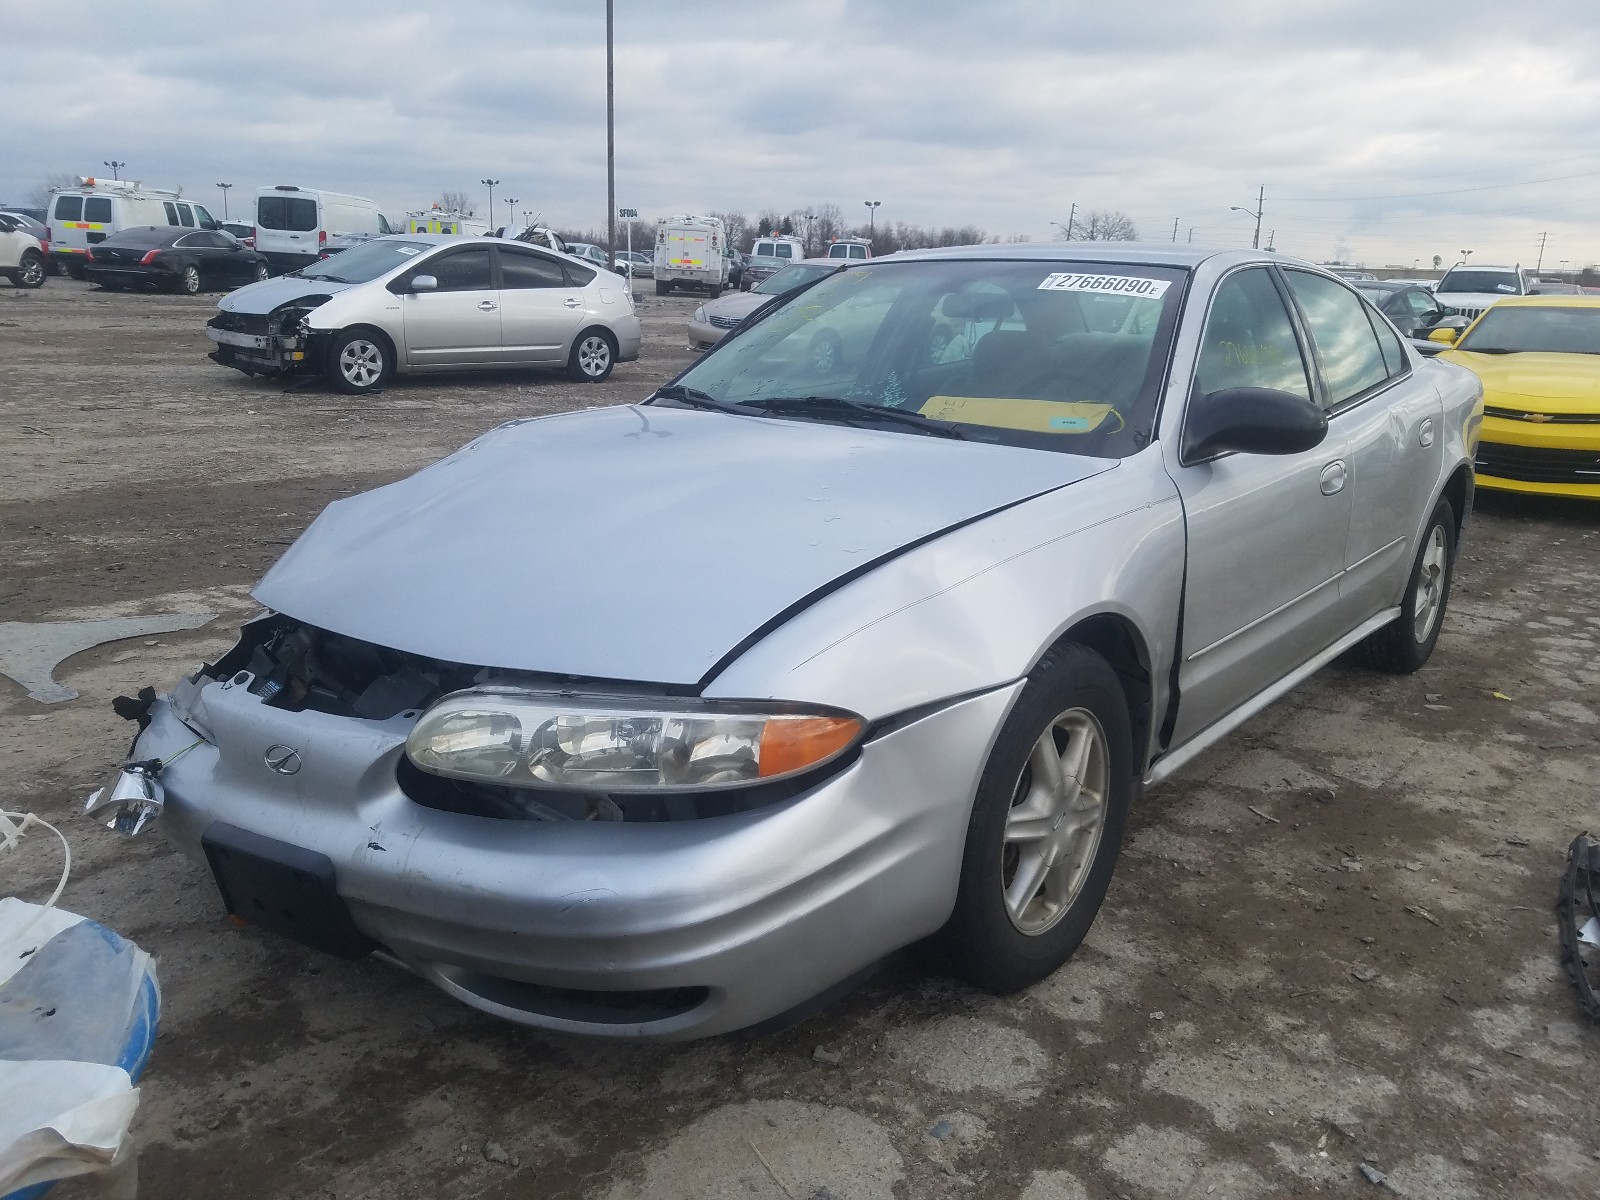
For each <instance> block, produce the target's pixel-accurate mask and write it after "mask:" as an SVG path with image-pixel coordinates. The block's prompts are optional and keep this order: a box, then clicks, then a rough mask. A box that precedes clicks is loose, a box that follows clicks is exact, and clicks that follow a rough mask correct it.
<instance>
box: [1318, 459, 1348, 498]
mask: <svg viewBox="0 0 1600 1200" xmlns="http://www.w3.org/2000/svg"><path fill="white" fill-rule="evenodd" d="M1345 475H1346V471H1345V465H1344V459H1342V458H1336V459H1334V460H1333V461H1332V462H1331V463H1329V464H1328V465H1327V466H1325V467H1323V468H1322V494H1323V495H1324V496H1333V495H1337V494H1338V493H1339V492H1342V491H1344V481H1345Z"/></svg>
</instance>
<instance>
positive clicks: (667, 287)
mask: <svg viewBox="0 0 1600 1200" xmlns="http://www.w3.org/2000/svg"><path fill="white" fill-rule="evenodd" d="M671 290H672V285H671V284H670V283H668V282H666V281H665V280H663V279H658V280H656V295H658V296H665V295H666V294H667V293H668V292H670V291H671Z"/></svg>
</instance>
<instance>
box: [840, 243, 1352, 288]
mask: <svg viewBox="0 0 1600 1200" xmlns="http://www.w3.org/2000/svg"><path fill="white" fill-rule="evenodd" d="M964 258H975V259H991V260H997V261H1013V262H1014V261H1025V262H1026V261H1039V262H1063V261H1066V262H1103V263H1107V264H1110V263H1116V264H1118V265H1123V266H1147V267H1179V268H1182V269H1185V270H1189V269H1192V268H1194V267H1198V266H1199V265H1200V264H1201V263H1206V262H1215V263H1216V264H1218V265H1219V266H1222V267H1231V266H1235V265H1239V264H1243V263H1255V262H1260V263H1292V264H1293V265H1294V266H1296V267H1308V268H1310V269H1311V270H1313V271H1320V272H1323V273H1326V272H1327V268H1326V267H1319V266H1317V264H1316V263H1311V262H1306V261H1305V260H1304V259H1299V258H1293V257H1291V256H1289V255H1287V254H1277V253H1273V252H1270V251H1266V250H1230V249H1223V248H1219V247H1217V246H1190V245H1173V244H1172V243H1171V242H1005V243H1001V244H995V243H990V244H988V245H983V246H941V247H937V248H933V249H928V250H901V251H900V252H898V253H896V254H884V255H879V256H878V257H876V258H873V259H870V260H868V261H870V262H873V263H886V262H905V261H906V260H907V259H916V260H923V261H925V260H928V259H964ZM1346 282H1348V281H1346Z"/></svg>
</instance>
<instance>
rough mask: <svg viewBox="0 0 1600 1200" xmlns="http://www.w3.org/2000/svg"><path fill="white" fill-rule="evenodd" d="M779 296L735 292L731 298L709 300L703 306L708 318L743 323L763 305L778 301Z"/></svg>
mask: <svg viewBox="0 0 1600 1200" xmlns="http://www.w3.org/2000/svg"><path fill="white" fill-rule="evenodd" d="M777 299H779V297H777V296H768V295H767V294H766V293H764V292H735V293H734V294H733V295H731V296H723V297H722V298H721V299H718V300H708V301H706V303H705V305H704V306H703V307H704V308H705V310H706V316H707V317H708V318H709V317H727V318H730V319H732V320H735V321H742V320H744V319H745V318H746V317H748V316H749V315H750V314H751V313H753V312H755V310H756V309H758V308H760V307H761V306H762V305H763V304H767V303H769V302H771V301H773V300H777Z"/></svg>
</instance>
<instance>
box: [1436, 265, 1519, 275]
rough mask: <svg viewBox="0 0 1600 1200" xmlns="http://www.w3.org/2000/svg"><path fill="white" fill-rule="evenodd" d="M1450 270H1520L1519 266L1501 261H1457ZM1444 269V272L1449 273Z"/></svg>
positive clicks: (1511, 271)
mask: <svg viewBox="0 0 1600 1200" xmlns="http://www.w3.org/2000/svg"><path fill="white" fill-rule="evenodd" d="M1450 270H1451V271H1505V272H1507V273H1513V272H1516V271H1520V270H1522V268H1521V267H1508V266H1505V265H1504V264H1502V263H1457V264H1456V265H1455V266H1453V267H1451V268H1450ZM1449 273H1450V272H1449V271H1446V272H1445V274H1447V275H1448V274H1449Z"/></svg>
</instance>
